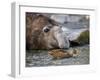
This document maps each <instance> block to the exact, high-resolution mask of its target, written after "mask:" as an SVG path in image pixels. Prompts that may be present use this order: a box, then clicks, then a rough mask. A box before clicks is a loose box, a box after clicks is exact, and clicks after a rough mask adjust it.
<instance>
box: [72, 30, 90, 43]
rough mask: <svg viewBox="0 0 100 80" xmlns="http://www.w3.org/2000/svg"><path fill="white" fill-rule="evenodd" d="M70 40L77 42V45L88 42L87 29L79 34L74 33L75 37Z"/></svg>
mask: <svg viewBox="0 0 100 80" xmlns="http://www.w3.org/2000/svg"><path fill="white" fill-rule="evenodd" d="M71 41H72V42H75V43H78V44H79V45H84V44H89V30H85V31H83V32H81V33H80V34H79V35H76V39H73V40H71Z"/></svg>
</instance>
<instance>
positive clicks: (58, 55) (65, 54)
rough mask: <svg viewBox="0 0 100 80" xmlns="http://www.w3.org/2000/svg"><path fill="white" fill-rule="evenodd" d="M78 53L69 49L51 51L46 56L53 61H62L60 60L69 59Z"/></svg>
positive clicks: (78, 51)
mask: <svg viewBox="0 0 100 80" xmlns="http://www.w3.org/2000/svg"><path fill="white" fill-rule="evenodd" d="M79 53H80V50H79V49H71V50H67V51H65V50H62V49H53V50H50V51H48V54H49V55H51V56H52V57H53V58H54V59H62V58H70V57H76V56H78V55H79Z"/></svg>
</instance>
